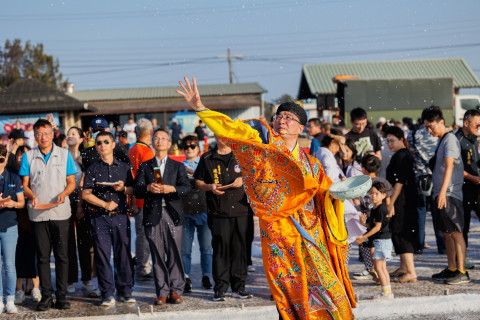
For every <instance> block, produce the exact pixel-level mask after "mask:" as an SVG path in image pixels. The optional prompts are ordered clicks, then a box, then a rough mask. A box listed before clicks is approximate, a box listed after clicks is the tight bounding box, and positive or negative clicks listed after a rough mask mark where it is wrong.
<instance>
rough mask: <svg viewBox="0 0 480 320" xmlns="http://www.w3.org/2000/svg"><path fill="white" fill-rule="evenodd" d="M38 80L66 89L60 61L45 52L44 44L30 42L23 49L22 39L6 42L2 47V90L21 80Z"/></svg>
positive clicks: (0, 77)
mask: <svg viewBox="0 0 480 320" xmlns="http://www.w3.org/2000/svg"><path fill="white" fill-rule="evenodd" d="M28 78H32V79H36V80H38V81H40V82H42V83H45V84H46V85H48V86H51V87H53V88H56V89H64V88H65V87H66V85H67V81H63V79H62V78H63V76H62V73H61V72H60V63H59V62H58V59H55V58H54V57H53V56H50V55H48V54H45V53H44V52H43V44H41V43H40V44H35V45H33V44H32V43H30V41H27V42H26V43H25V46H23V47H22V43H21V40H20V39H15V40H14V41H13V42H10V40H6V41H5V46H4V47H3V48H2V47H1V46H0V89H3V88H5V87H7V86H9V85H12V84H14V83H15V82H17V81H18V80H21V79H28Z"/></svg>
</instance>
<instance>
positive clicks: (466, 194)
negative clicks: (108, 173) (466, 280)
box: [455, 109, 480, 269]
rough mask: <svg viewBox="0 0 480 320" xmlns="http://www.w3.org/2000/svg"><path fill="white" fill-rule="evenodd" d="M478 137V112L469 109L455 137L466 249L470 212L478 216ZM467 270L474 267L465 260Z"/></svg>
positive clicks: (479, 171) (479, 127) (479, 157)
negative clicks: (461, 166) (461, 182)
mask: <svg viewBox="0 0 480 320" xmlns="http://www.w3.org/2000/svg"><path fill="white" fill-rule="evenodd" d="M478 135H480V112H478V111H477V110H475V109H470V110H468V111H467V112H465V115H464V116H463V127H462V128H460V129H459V130H457V132H456V133H455V136H456V137H457V139H458V141H459V142H460V149H461V150H460V152H461V154H462V162H463V170H464V171H463V187H462V191H463V214H464V221H465V224H464V226H463V238H464V239H465V245H466V247H467V248H468V232H469V231H470V219H471V215H472V211H474V212H475V213H476V214H477V216H479V215H480V163H479V161H480V154H479V152H478ZM465 267H466V268H467V269H473V268H474V265H473V264H472V263H471V262H470V261H469V260H468V259H467V260H466V262H465Z"/></svg>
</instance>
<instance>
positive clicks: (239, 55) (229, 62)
mask: <svg viewBox="0 0 480 320" xmlns="http://www.w3.org/2000/svg"><path fill="white" fill-rule="evenodd" d="M227 53H228V55H226V56H219V58H222V59H224V58H227V61H228V75H229V78H230V84H232V83H233V65H232V58H235V59H243V55H241V54H234V55H233V56H232V53H231V51H230V48H228V50H227Z"/></svg>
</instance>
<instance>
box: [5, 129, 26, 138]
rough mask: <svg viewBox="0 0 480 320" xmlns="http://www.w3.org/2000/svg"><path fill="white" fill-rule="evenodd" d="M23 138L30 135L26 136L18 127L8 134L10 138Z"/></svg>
mask: <svg viewBox="0 0 480 320" xmlns="http://www.w3.org/2000/svg"><path fill="white" fill-rule="evenodd" d="M21 138H23V139H28V137H25V135H24V134H23V131H22V130H18V129H13V130H12V132H10V134H9V135H8V139H13V140H16V139H21Z"/></svg>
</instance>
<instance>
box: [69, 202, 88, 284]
mask: <svg viewBox="0 0 480 320" xmlns="http://www.w3.org/2000/svg"><path fill="white" fill-rule="evenodd" d="M70 204H71V208H72V216H71V217H70V220H69V226H68V228H69V236H68V283H75V282H78V261H77V247H78V260H80V269H81V270H82V281H85V282H86V281H90V280H92V277H93V272H92V271H93V230H92V225H91V224H90V219H89V218H88V214H86V215H85V217H83V219H80V220H78V219H77V218H76V216H75V214H76V212H77V203H76V202H74V201H71V202H70ZM75 229H76V231H77V232H76V237H75Z"/></svg>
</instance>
